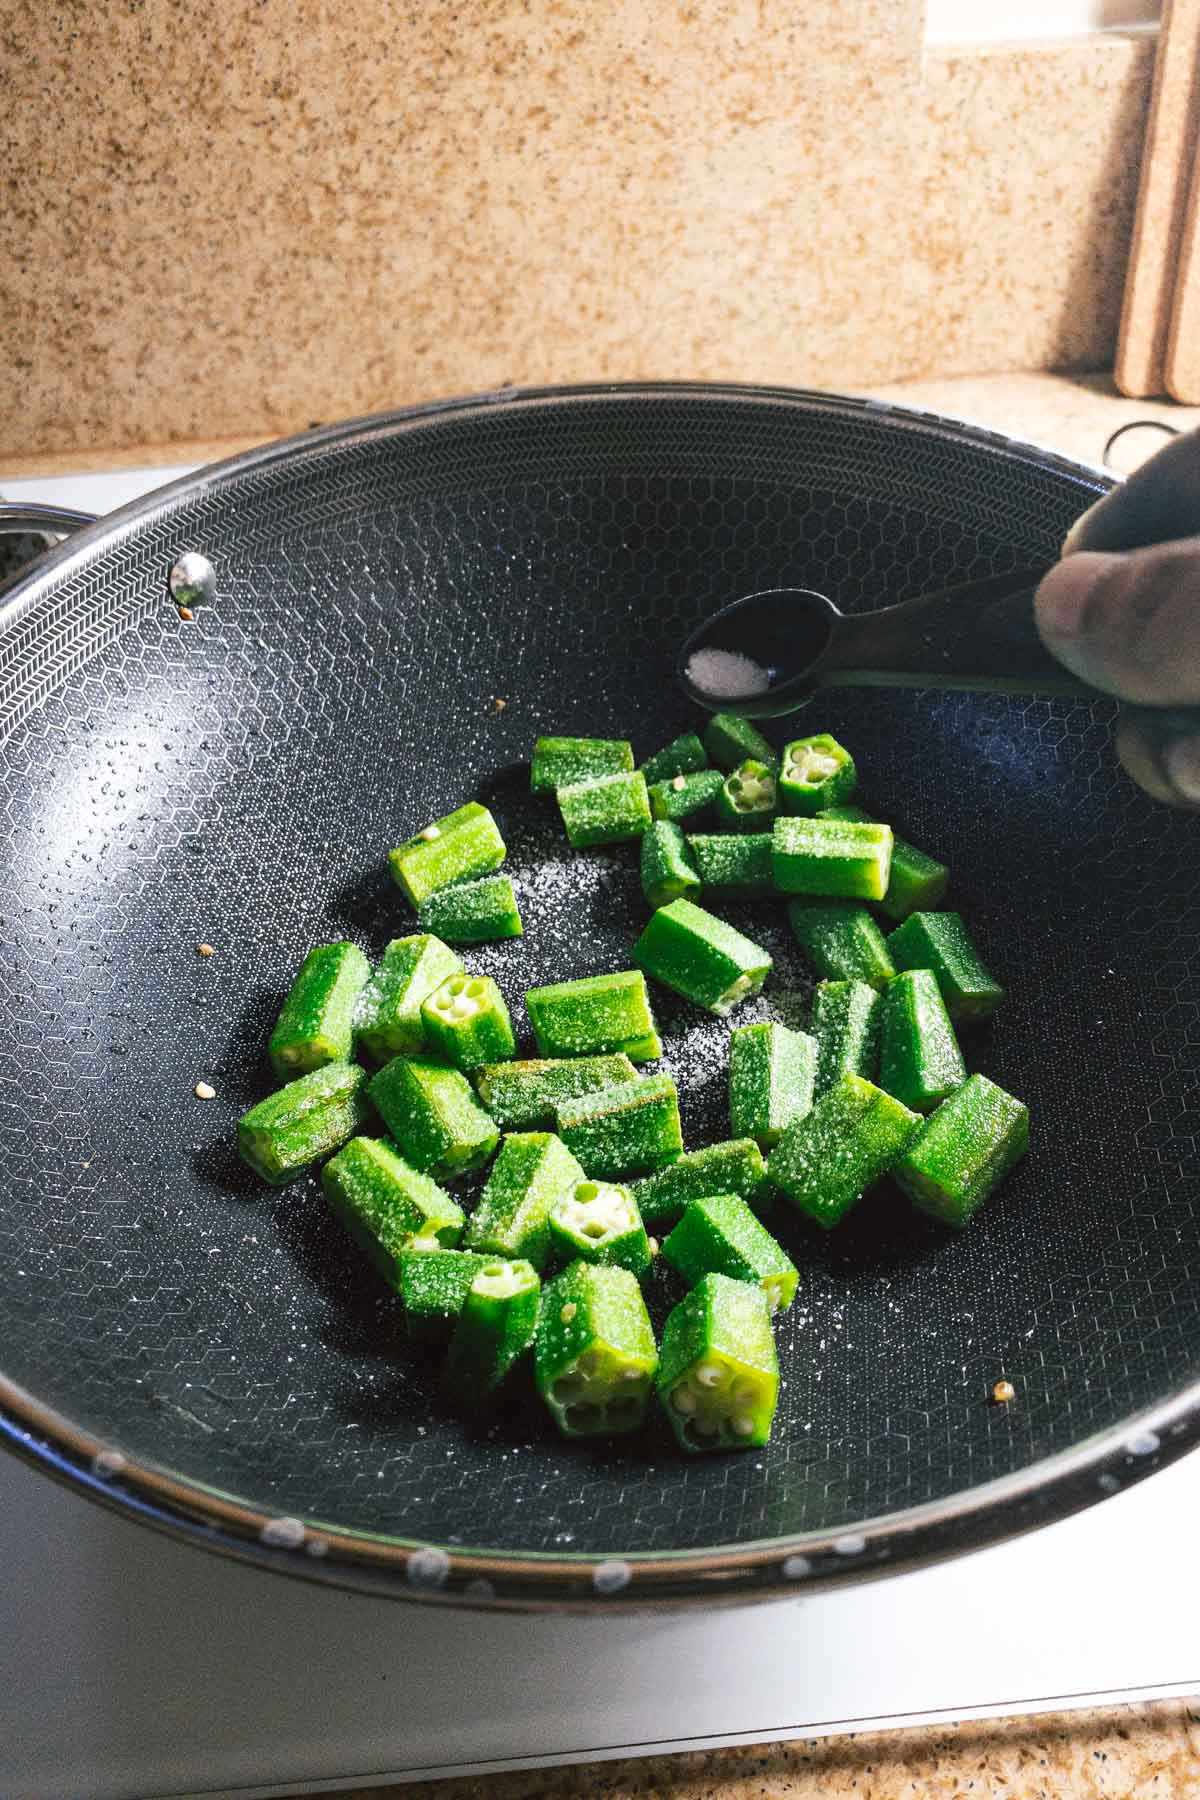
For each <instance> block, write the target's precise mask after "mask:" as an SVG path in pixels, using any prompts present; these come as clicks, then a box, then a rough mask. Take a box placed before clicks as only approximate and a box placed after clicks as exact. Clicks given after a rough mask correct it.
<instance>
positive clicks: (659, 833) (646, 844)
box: [642, 819, 700, 906]
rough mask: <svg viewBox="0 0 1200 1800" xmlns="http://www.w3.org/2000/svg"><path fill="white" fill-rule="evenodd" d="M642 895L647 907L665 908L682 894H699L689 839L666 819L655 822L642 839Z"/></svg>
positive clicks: (697, 876) (698, 881)
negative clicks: (688, 843)
mask: <svg viewBox="0 0 1200 1800" xmlns="http://www.w3.org/2000/svg"><path fill="white" fill-rule="evenodd" d="M642 892H643V893H644V894H645V896H646V903H647V905H648V906H665V905H666V904H667V901H668V900H678V899H679V897H680V895H681V894H698V893H699V892H700V877H699V875H697V873H696V867H695V864H694V863H693V862H692V854H691V851H690V850H689V849H688V845H687V839H686V838H685V837H684V835H683V832H682V831H681V830H680V829H679V826H678V825H673V824H671V822H670V821H669V820H667V819H658V820H656V822H655V823H654V824H653V825H651V827H650V829H649V831H648V832H647V833H646V835H645V837H644V838H643V839H642Z"/></svg>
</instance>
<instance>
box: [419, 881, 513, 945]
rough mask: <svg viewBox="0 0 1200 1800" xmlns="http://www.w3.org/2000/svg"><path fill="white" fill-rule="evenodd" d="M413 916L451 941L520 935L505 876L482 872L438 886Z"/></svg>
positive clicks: (474, 941) (510, 887)
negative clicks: (479, 875) (478, 876)
mask: <svg viewBox="0 0 1200 1800" xmlns="http://www.w3.org/2000/svg"><path fill="white" fill-rule="evenodd" d="M417 918H418V920H419V921H420V923H421V925H422V926H423V928H424V929H425V930H426V931H433V932H436V933H437V935H438V936H439V937H443V938H448V939H449V940H450V942H451V943H452V944H487V943H494V942H495V941H496V940H497V939H499V938H514V937H520V935H521V932H522V930H523V926H522V924H521V914H520V912H519V911H518V909H517V897H516V895H515V894H514V893H513V884H512V882H511V881H510V880H509V878H508V876H507V875H484V876H483V877H482V878H481V879H480V880H478V881H460V882H457V883H456V884H455V886H454V887H448V888H442V889H440V890H439V892H438V893H436V894H431V895H430V896H429V898H428V900H425V901H423V902H422V904H421V907H420V909H419V910H418V913H417Z"/></svg>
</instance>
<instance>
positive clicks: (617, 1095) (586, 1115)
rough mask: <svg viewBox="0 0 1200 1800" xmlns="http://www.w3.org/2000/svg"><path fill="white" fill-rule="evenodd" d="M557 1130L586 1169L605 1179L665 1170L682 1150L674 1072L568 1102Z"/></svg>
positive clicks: (624, 1083)
mask: <svg viewBox="0 0 1200 1800" xmlns="http://www.w3.org/2000/svg"><path fill="white" fill-rule="evenodd" d="M558 1129H559V1132H560V1134H561V1136H562V1140H563V1142H564V1144H566V1146H567V1148H568V1149H569V1150H570V1151H571V1152H572V1153H573V1154H574V1155H575V1156H577V1157H578V1158H579V1161H580V1162H581V1163H582V1165H583V1173H584V1174H585V1175H590V1176H592V1177H599V1178H601V1179H603V1180H613V1179H619V1178H620V1177H621V1176H622V1175H642V1174H645V1173H646V1172H647V1171H648V1170H650V1169H661V1168H662V1167H663V1166H664V1164H666V1163H670V1162H674V1160H675V1158H676V1157H677V1156H678V1155H679V1154H680V1152H681V1151H682V1149H683V1134H682V1132H681V1130H680V1126H679V1095H678V1093H677V1092H676V1088H675V1083H674V1082H673V1081H672V1080H671V1077H670V1076H669V1075H645V1076H643V1077H642V1079H641V1080H640V1081H625V1082H622V1083H621V1084H620V1086H619V1087H611V1088H602V1089H601V1090H600V1092H599V1093H596V1094H580V1095H578V1096H577V1097H576V1098H575V1099H574V1100H564V1101H563V1102H562V1104H561V1105H560V1106H559V1109H558Z"/></svg>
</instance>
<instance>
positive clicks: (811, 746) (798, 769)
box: [779, 731, 858, 817]
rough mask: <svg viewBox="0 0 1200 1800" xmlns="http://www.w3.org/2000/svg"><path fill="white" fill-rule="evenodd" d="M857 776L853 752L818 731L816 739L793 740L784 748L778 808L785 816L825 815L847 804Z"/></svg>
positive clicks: (827, 734)
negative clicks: (830, 810) (845, 802)
mask: <svg viewBox="0 0 1200 1800" xmlns="http://www.w3.org/2000/svg"><path fill="white" fill-rule="evenodd" d="M857 780H858V776H857V774H856V772H855V768H854V758H853V757H852V756H851V754H850V752H849V751H848V750H847V749H846V748H845V747H844V746H843V745H842V744H839V743H838V741H837V739H836V738H833V737H830V735H829V733H828V732H827V731H819V732H818V733H817V734H816V736H815V737H806V738H793V739H792V742H791V743H790V744H785V745H784V747H783V767H782V769H781V771H780V775H779V804H780V808H781V810H782V811H783V812H785V813H804V814H812V813H824V814H825V816H826V817H828V810H827V809H828V808H830V807H833V806H837V805H839V804H840V803H841V802H842V801H843V800H848V799H849V798H850V796H851V794H852V793H853V792H854V789H855V785H856V783H857Z"/></svg>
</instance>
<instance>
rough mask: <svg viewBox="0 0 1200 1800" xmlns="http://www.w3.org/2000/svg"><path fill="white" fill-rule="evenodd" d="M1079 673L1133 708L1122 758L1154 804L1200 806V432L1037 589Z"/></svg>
mask: <svg viewBox="0 0 1200 1800" xmlns="http://www.w3.org/2000/svg"><path fill="white" fill-rule="evenodd" d="M1035 614H1036V618H1037V624H1038V630H1039V631H1040V632H1041V635H1042V640H1043V642H1044V643H1045V645H1046V647H1047V649H1048V650H1050V651H1051V652H1052V654H1053V655H1054V656H1056V657H1057V658H1058V660H1059V661H1060V662H1061V663H1065V665H1066V667H1067V668H1068V669H1070V670H1071V671H1072V673H1074V674H1076V675H1078V676H1080V677H1081V678H1082V679H1083V680H1084V681H1088V682H1090V683H1091V684H1092V686H1093V687H1097V688H1100V689H1101V690H1102V691H1103V692H1104V693H1106V694H1115V695H1116V696H1117V698H1118V699H1120V700H1124V701H1126V702H1129V703H1130V704H1128V705H1127V706H1126V709H1125V711H1124V712H1123V713H1122V716H1121V722H1120V724H1119V726H1118V727H1117V737H1116V746H1117V755H1118V756H1119V758H1120V760H1121V762H1122V764H1123V765H1124V767H1125V768H1126V769H1127V770H1128V772H1129V774H1130V775H1132V776H1133V779H1134V780H1135V781H1136V782H1138V783H1139V784H1140V785H1141V786H1142V787H1144V788H1145V790H1146V792H1147V793H1148V794H1151V795H1153V797H1154V798H1155V799H1156V800H1163V801H1166V803H1167V804H1168V805H1170V806H1188V807H1194V808H1200V710H1198V711H1193V712H1191V713H1188V712H1187V711H1185V710H1184V709H1186V708H1200V431H1193V432H1189V433H1188V434H1187V435H1186V436H1185V437H1177V438H1175V439H1173V440H1172V442H1171V443H1169V444H1168V445H1167V446H1166V448H1165V449H1163V450H1160V451H1158V453H1157V454H1156V455H1154V456H1152V457H1150V458H1149V460H1148V461H1147V462H1144V463H1143V464H1142V465H1141V467H1140V468H1139V469H1137V470H1135V471H1134V473H1133V474H1132V475H1131V476H1130V477H1129V479H1128V481H1126V482H1124V483H1123V485H1122V486H1121V487H1118V488H1114V489H1113V491H1112V493H1111V494H1106V495H1105V496H1104V498H1103V499H1102V500H1100V501H1099V502H1098V503H1097V504H1096V505H1095V506H1093V507H1092V508H1090V510H1089V511H1088V512H1086V513H1084V514H1083V516H1082V518H1080V519H1078V520H1077V521H1076V522H1075V525H1074V526H1073V527H1072V529H1071V531H1070V533H1069V534H1068V537H1067V540H1066V542H1065V543H1064V545H1063V555H1062V561H1061V562H1059V563H1057V564H1056V565H1055V567H1054V568H1053V569H1051V571H1050V573H1049V574H1048V575H1047V576H1046V578H1045V580H1044V581H1043V582H1042V584H1041V586H1040V587H1039V589H1038V592H1037V599H1036V601H1035Z"/></svg>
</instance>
